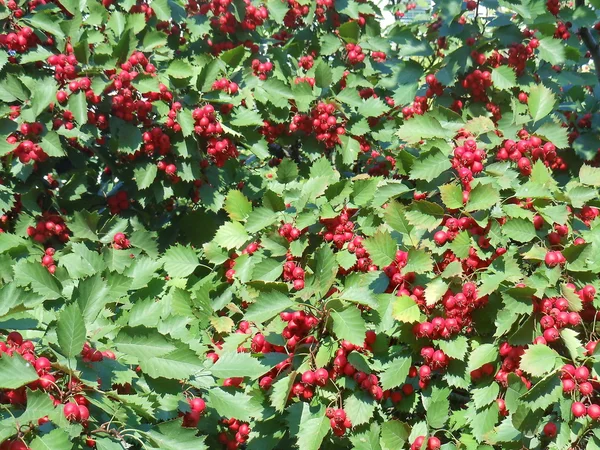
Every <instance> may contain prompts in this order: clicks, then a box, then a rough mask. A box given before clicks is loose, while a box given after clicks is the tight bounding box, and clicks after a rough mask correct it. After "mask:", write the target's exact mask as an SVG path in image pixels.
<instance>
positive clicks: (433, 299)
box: [425, 278, 448, 306]
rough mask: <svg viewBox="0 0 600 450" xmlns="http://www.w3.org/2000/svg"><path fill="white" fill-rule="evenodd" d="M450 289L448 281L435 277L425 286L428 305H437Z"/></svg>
mask: <svg viewBox="0 0 600 450" xmlns="http://www.w3.org/2000/svg"><path fill="white" fill-rule="evenodd" d="M447 291H448V283H446V282H445V281H444V280H443V279H442V278H435V279H433V280H432V281H430V282H429V283H427V287H426V288H425V302H426V303H427V306H433V305H435V304H436V303H437V302H438V301H439V300H440V299H441V298H442V297H443V296H444V294H445V293H446V292H447Z"/></svg>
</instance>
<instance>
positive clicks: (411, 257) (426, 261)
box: [402, 248, 433, 274]
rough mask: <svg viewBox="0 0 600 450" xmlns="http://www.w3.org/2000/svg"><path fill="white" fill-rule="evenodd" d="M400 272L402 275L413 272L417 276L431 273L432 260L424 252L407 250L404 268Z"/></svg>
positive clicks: (413, 249)
mask: <svg viewBox="0 0 600 450" xmlns="http://www.w3.org/2000/svg"><path fill="white" fill-rule="evenodd" d="M402 270H403V272H404V273H407V272H415V273H418V274H420V273H425V272H430V271H432V270H433V260H432V258H431V255H430V254H429V253H427V252H426V251H425V250H417V249H415V248H411V249H409V250H408V257H407V261H406V266H404V268H403V269H402Z"/></svg>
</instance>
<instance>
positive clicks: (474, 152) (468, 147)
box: [452, 139, 486, 190]
mask: <svg viewBox="0 0 600 450" xmlns="http://www.w3.org/2000/svg"><path fill="white" fill-rule="evenodd" d="M485 157H486V153H485V151H484V150H482V149H478V148H477V142H476V141H475V140H474V139H466V140H465V141H464V143H463V145H459V146H457V147H455V148H454V157H453V158H452V167H453V168H454V169H455V170H457V171H458V176H459V178H460V180H461V182H462V183H463V186H464V188H465V189H467V190H469V188H470V187H469V184H470V182H471V181H472V180H473V174H477V173H480V172H481V171H483V164H482V161H483V160H484V159H485Z"/></svg>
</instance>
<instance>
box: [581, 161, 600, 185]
mask: <svg viewBox="0 0 600 450" xmlns="http://www.w3.org/2000/svg"><path fill="white" fill-rule="evenodd" d="M579 181H581V182H582V183H583V184H587V185H588V186H596V187H600V167H592V166H588V165H587V164H584V165H582V166H581V168H580V169H579Z"/></svg>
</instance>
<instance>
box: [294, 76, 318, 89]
mask: <svg viewBox="0 0 600 450" xmlns="http://www.w3.org/2000/svg"><path fill="white" fill-rule="evenodd" d="M315 82H316V80H315V79H314V78H313V77H296V78H295V79H294V84H300V83H308V84H309V85H310V87H314V86H315Z"/></svg>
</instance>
